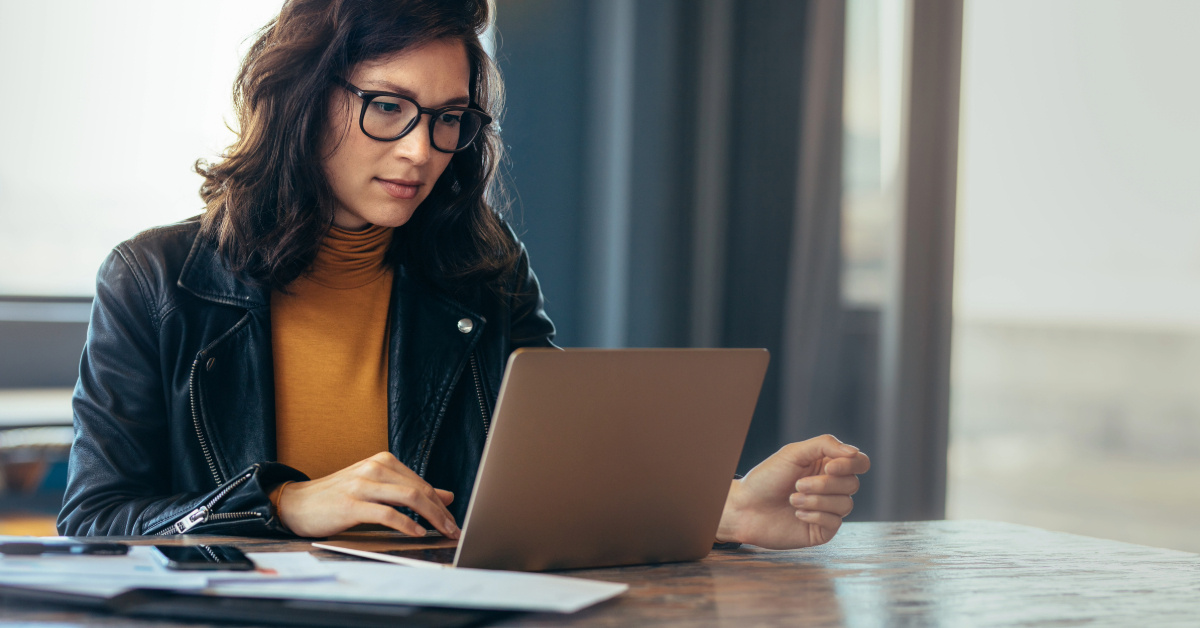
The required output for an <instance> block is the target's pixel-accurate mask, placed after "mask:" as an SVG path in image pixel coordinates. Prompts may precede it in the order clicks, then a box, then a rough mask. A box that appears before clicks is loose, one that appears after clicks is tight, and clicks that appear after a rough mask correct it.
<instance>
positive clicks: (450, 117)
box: [438, 113, 462, 125]
mask: <svg viewBox="0 0 1200 628" xmlns="http://www.w3.org/2000/svg"><path fill="white" fill-rule="evenodd" d="M461 119H462V116H456V115H454V114H452V113H443V114H442V115H440V116H438V122H439V123H441V124H449V125H457V124H458V121H459V120H461Z"/></svg>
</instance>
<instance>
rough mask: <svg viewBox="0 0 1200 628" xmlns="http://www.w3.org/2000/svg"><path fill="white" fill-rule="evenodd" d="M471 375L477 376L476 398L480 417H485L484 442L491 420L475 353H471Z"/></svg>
mask: <svg viewBox="0 0 1200 628" xmlns="http://www.w3.org/2000/svg"><path fill="white" fill-rule="evenodd" d="M471 374H472V375H474V376H475V397H476V398H478V399H479V415H480V416H482V417H483V440H484V441H486V440H487V437H488V427H489V426H490V423H491V421H490V419H488V411H487V398H486V397H484V396H483V383H482V382H483V380H482V378H480V377H479V363H478V362H477V361H476V360H475V352H474V351H472V352H471Z"/></svg>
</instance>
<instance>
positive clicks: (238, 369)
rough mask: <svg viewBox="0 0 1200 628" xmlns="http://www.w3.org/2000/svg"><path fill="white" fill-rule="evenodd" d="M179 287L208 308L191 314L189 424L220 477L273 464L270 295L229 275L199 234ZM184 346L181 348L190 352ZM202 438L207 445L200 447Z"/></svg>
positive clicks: (273, 425) (207, 241)
mask: <svg viewBox="0 0 1200 628" xmlns="http://www.w3.org/2000/svg"><path fill="white" fill-rule="evenodd" d="M178 285H179V287H181V288H183V289H184V290H186V291H188V292H190V293H192V294H193V295H195V296H196V297H198V298H200V299H203V300H204V301H206V302H208V303H210V304H213V305H214V306H210V308H207V309H206V310H205V311H203V312H199V316H197V317H196V321H197V325H199V326H201V327H202V329H200V330H199V332H200V333H199V334H198V335H197V336H196V339H197V341H198V342H197V345H198V346H195V347H190V349H191V350H194V351H197V353H196V354H195V356H194V359H195V364H194V366H193V371H192V378H193V382H194V384H195V386H196V405H195V407H194V408H193V409H192V414H193V420H194V421H196V422H197V423H198V424H199V425H198V430H199V431H200V433H199V434H198V435H197V438H198V439H200V440H201V446H202V447H204V446H205V445H207V446H208V448H209V449H210V452H209V453H210V454H211V456H212V458H213V464H215V465H216V466H217V468H218V469H219V471H220V474H221V475H222V476H223V478H224V479H226V480H227V479H229V478H230V477H232V476H233V475H234V474H236V473H238V472H239V471H241V470H242V469H245V468H247V467H249V466H250V465H252V464H254V463H257V462H263V461H273V460H275V459H276V447H275V370H274V360H273V358H272V351H271V314H270V302H271V297H270V291H269V290H268V289H266V288H265V287H259V286H256V285H252V284H250V283H248V282H246V281H244V280H243V279H242V278H241V277H240V276H239V275H236V274H234V273H232V272H230V271H229V270H228V268H227V267H226V265H225V262H224V260H223V259H222V258H221V256H220V254H219V253H218V252H217V250H216V247H215V246H214V245H213V244H212V243H211V241H209V240H208V239H206V238H204V237H202V236H199V237H197V238H196V241H195V242H194V243H193V244H192V249H191V251H190V253H189V254H188V258H187V261H186V262H184V266H183V270H182V272H181V273H180V276H179V281H178ZM188 349H189V348H183V350H184V351H187V350H188ZM205 441H207V442H205Z"/></svg>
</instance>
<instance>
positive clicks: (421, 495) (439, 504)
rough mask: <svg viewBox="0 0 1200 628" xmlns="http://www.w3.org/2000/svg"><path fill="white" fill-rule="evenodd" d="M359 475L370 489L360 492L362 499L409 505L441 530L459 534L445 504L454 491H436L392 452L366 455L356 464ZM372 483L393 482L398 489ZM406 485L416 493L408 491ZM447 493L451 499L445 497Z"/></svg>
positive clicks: (447, 534) (389, 483)
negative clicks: (394, 489) (383, 490)
mask: <svg viewBox="0 0 1200 628" xmlns="http://www.w3.org/2000/svg"><path fill="white" fill-rule="evenodd" d="M359 476H360V477H361V478H363V479H364V480H366V481H367V482H366V483H365V484H364V485H363V486H364V487H370V489H371V492H369V493H364V494H363V495H361V497H362V498H363V499H369V500H372V501H385V502H387V503H390V504H396V505H399V506H408V507H409V508H412V509H413V510H415V511H417V513H419V514H420V515H421V516H422V517H425V520H426V521H428V522H430V523H431V524H433V525H434V526H435V527H436V528H437V529H438V530H439V531H440V532H441V533H442V534H445V535H446V536H448V537H450V538H454V539H456V538H458V526H456V525H455V524H454V516H453V515H451V514H450V511H449V510H447V509H446V505H447V504H449V503H450V500H453V499H454V494H453V493H451V492H450V491H442V493H444V494H445V495H442V494H439V493H438V490H437V489H435V488H433V487H432V486H430V485H429V483H428V482H426V481H425V479H424V478H422V477H421V476H419V475H417V474H416V473H414V472H413V471H412V470H411V469H409V468H408V467H406V466H404V465H403V464H401V463H400V461H399V460H396V457H395V456H393V455H391V454H390V453H387V452H383V453H381V454H376V455H374V456H371V457H370V458H367V459H366V460H364V461H363V463H362V465H361V466H360V467H359ZM372 484H380V485H387V486H394V487H397V491H391V492H385V493H380V492H379V490H380V489H379V488H378V487H373V486H370V485H372ZM409 487H411V489H412V490H415V491H416V492H417V493H418V494H417V495H410V494H409V492H408V490H409ZM447 496H448V497H449V498H450V499H447V498H446V497H447ZM395 500H403V501H399V502H398V501H395ZM410 501H411V502H413V503H410Z"/></svg>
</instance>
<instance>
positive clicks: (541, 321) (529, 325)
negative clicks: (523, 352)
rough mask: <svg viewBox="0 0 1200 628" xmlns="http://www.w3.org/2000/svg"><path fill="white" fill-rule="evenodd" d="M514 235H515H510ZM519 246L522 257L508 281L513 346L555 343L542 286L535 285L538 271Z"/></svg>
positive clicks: (550, 344) (552, 345)
mask: <svg viewBox="0 0 1200 628" xmlns="http://www.w3.org/2000/svg"><path fill="white" fill-rule="evenodd" d="M513 237H514V238H515V237H516V236H513ZM518 246H520V247H521V257H520V259H519V260H518V261H517V267H516V269H515V270H514V272H513V281H512V282H511V290H510V292H509V294H510V297H509V298H510V302H509V311H510V312H511V313H512V314H511V315H512V328H511V330H510V334H511V338H512V348H513V349H519V348H521V347H555V344H554V342H553V340H554V323H553V322H551V321H550V317H549V316H547V315H546V309H545V299H543V298H542V289H541V288H540V287H539V286H538V280H537V275H535V274H534V273H533V269H532V268H531V267H530V266H529V253H528V251H526V250H525V245H524V244H518Z"/></svg>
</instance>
